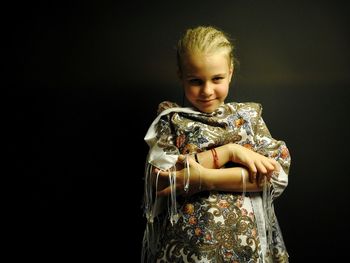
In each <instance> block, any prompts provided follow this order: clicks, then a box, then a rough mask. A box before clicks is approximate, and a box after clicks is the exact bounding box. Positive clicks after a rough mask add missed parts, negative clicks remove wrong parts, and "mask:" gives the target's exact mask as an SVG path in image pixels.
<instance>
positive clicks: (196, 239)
mask: <svg viewBox="0 0 350 263" xmlns="http://www.w3.org/2000/svg"><path fill="white" fill-rule="evenodd" d="M184 109H185V110H184ZM186 109H187V108H180V107H178V105H176V104H175V103H171V102H163V103H161V104H160V105H159V110H158V113H159V115H158V118H157V119H156V120H155V121H154V122H153V124H152V125H151V127H150V129H149V131H148V133H147V134H146V137H145V140H146V142H147V143H148V144H149V146H150V152H149V155H148V157H147V169H146V178H145V181H146V183H145V192H147V193H148V194H146V198H145V212H146V216H147V219H148V224H147V228H146V231H145V237H144V247H143V250H144V251H143V255H144V257H143V259H142V260H143V261H144V262H172V263H174V262H212V263H214V262H215V263H218V262H249V263H252V262H264V263H265V262H288V254H287V251H286V249H285V246H284V242H283V238H282V235H281V231H280V229H279V226H278V222H277V219H276V216H275V214H274V210H273V204H272V201H273V200H274V199H275V198H276V197H277V196H279V195H280V194H281V193H282V192H283V190H284V189H285V187H286V186H287V184H288V177H287V175H288V171H289V166H290V155H289V151H288V149H287V147H286V145H285V143H284V142H283V141H278V140H275V139H273V138H272V137H271V135H270V133H269V131H268V129H267V127H266V125H265V123H264V121H263V119H262V117H261V110H262V108H261V105H260V104H258V103H227V104H224V105H222V106H220V107H219V108H218V109H217V110H216V111H214V112H213V113H202V112H197V111H195V110H194V109H188V110H186ZM227 143H237V144H240V145H242V146H244V147H247V148H249V149H252V150H253V151H255V152H258V153H260V154H263V155H265V156H267V157H271V158H274V159H275V160H277V161H278V163H279V164H280V166H281V168H282V169H280V170H281V171H280V173H279V174H274V175H273V176H272V179H271V181H270V182H267V183H266V187H264V189H265V190H264V191H265V192H264V193H265V194H262V193H247V194H246V195H242V193H238V192H218V191H210V192H208V191H207V192H201V193H198V194H195V195H192V196H190V197H187V198H185V197H176V198H175V199H176V200H175V199H174V197H173V200H165V201H164V200H162V201H163V205H162V204H161V201H160V200H158V201H155V198H154V197H151V195H152V190H150V189H149V188H151V186H150V185H151V184H150V183H149V181H150V180H153V179H151V177H152V176H151V175H150V172H149V171H151V169H150V167H153V166H157V167H159V168H162V169H164V170H166V169H171V167H172V165H174V164H175V162H176V160H177V156H178V155H179V154H187V153H193V152H201V151H205V150H208V149H211V148H213V147H217V146H220V145H224V144H227ZM147 182H148V183H147ZM153 190H154V189H153ZM169 199H171V198H170V197H169ZM156 202H157V204H155V203H156ZM164 203H165V205H164ZM166 204H168V209H167V205H166ZM169 204H170V205H169ZM164 207H165V208H164ZM156 210H157V211H156ZM169 219H170V220H169Z"/></svg>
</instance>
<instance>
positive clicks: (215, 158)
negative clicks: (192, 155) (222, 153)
mask: <svg viewBox="0 0 350 263" xmlns="http://www.w3.org/2000/svg"><path fill="white" fill-rule="evenodd" d="M210 151H211V154H212V155H213V158H214V167H215V168H216V169H219V168H220V166H219V163H218V162H219V158H218V153H217V152H216V150H215V148H212V149H210Z"/></svg>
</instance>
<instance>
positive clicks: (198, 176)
mask: <svg viewBox="0 0 350 263" xmlns="http://www.w3.org/2000/svg"><path fill="white" fill-rule="evenodd" d="M226 147H227V148H226ZM233 147H235V146H233ZM243 148H244V147H243ZM241 150H242V149H241ZM246 150H247V151H250V150H249V149H246ZM216 151H217V155H218V159H219V160H220V158H222V160H221V161H219V163H221V164H223V163H224V160H227V162H228V161H230V160H231V159H230V158H229V157H231V154H229V152H230V148H229V146H221V147H218V148H216ZM238 152H239V151H238ZM240 153H241V152H240ZM257 155H259V154H257ZM210 156H211V153H210V151H209V153H208V152H204V153H203V154H202V155H201V157H203V158H202V159H201V160H200V159H199V158H198V159H199V160H200V161H199V162H203V165H201V164H199V163H197V162H196V161H195V160H194V159H193V158H188V163H189V173H188V171H187V169H186V168H184V169H179V170H177V171H176V180H175V181H176V192H177V193H178V194H185V191H184V189H185V184H186V182H187V179H188V180H189V190H188V192H187V194H189V195H191V194H195V193H198V192H200V191H206V190H217V191H230V192H242V191H243V186H244V185H245V190H246V191H247V192H257V191H262V184H261V181H255V180H254V181H253V182H251V181H250V180H249V177H248V176H247V175H248V170H247V169H246V168H244V167H234V168H223V169H216V168H214V169H213V168H211V167H213V166H214V165H210V163H211V162H213V158H211V157H210ZM242 156H244V155H242ZM253 156H254V155H253ZM259 158H260V157H259ZM259 158H258V159H259ZM254 160H255V159H254ZM178 162H179V163H180V164H183V165H184V166H186V163H185V162H186V157H185V156H183V155H181V156H180V157H179V160H178ZM255 162H258V161H257V160H255V161H253V163H255ZM205 165H207V167H205ZM208 167H209V168H208ZM275 169H277V167H276V168H275ZM270 171H271V172H272V171H273V170H271V169H270ZM155 172H156V173H158V172H159V182H161V183H163V186H164V182H167V183H168V182H169V173H170V172H169V171H160V170H158V169H156V170H155ZM271 172H268V173H271ZM243 180H244V181H243ZM170 193H171V187H170V186H169V185H165V186H164V188H159V191H158V192H157V195H158V196H166V195H169V194H170Z"/></svg>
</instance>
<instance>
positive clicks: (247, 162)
mask: <svg viewBox="0 0 350 263" xmlns="http://www.w3.org/2000/svg"><path fill="white" fill-rule="evenodd" d="M229 147H230V149H231V150H230V153H231V156H230V159H231V161H232V162H234V163H239V164H242V165H244V166H245V167H246V168H247V169H248V170H249V181H250V182H251V183H253V182H256V183H257V184H258V185H261V183H262V181H263V178H264V177H266V178H267V179H268V180H270V179H271V176H272V173H274V172H278V171H279V165H278V162H277V161H276V160H274V159H272V158H267V157H265V156H263V155H261V154H259V153H256V152H254V151H252V150H250V149H248V148H246V147H243V146H241V145H239V144H233V143H231V144H229Z"/></svg>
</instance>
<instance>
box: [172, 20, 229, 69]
mask: <svg viewBox="0 0 350 263" xmlns="http://www.w3.org/2000/svg"><path fill="white" fill-rule="evenodd" d="M219 50H223V51H225V52H226V54H227V56H228V59H229V66H231V67H232V68H234V64H235V58H234V56H233V51H234V46H233V44H232V42H231V40H230V38H229V37H228V35H227V34H226V33H224V32H223V31H222V30H219V29H217V28H215V27H213V26H198V27H195V28H189V29H187V30H186V32H185V33H184V34H183V36H182V37H181V38H180V40H179V41H178V43H177V65H178V69H179V70H180V71H181V65H182V62H183V59H184V57H185V56H186V55H189V54H192V53H194V52H200V53H205V54H210V53H214V52H217V51H219Z"/></svg>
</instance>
